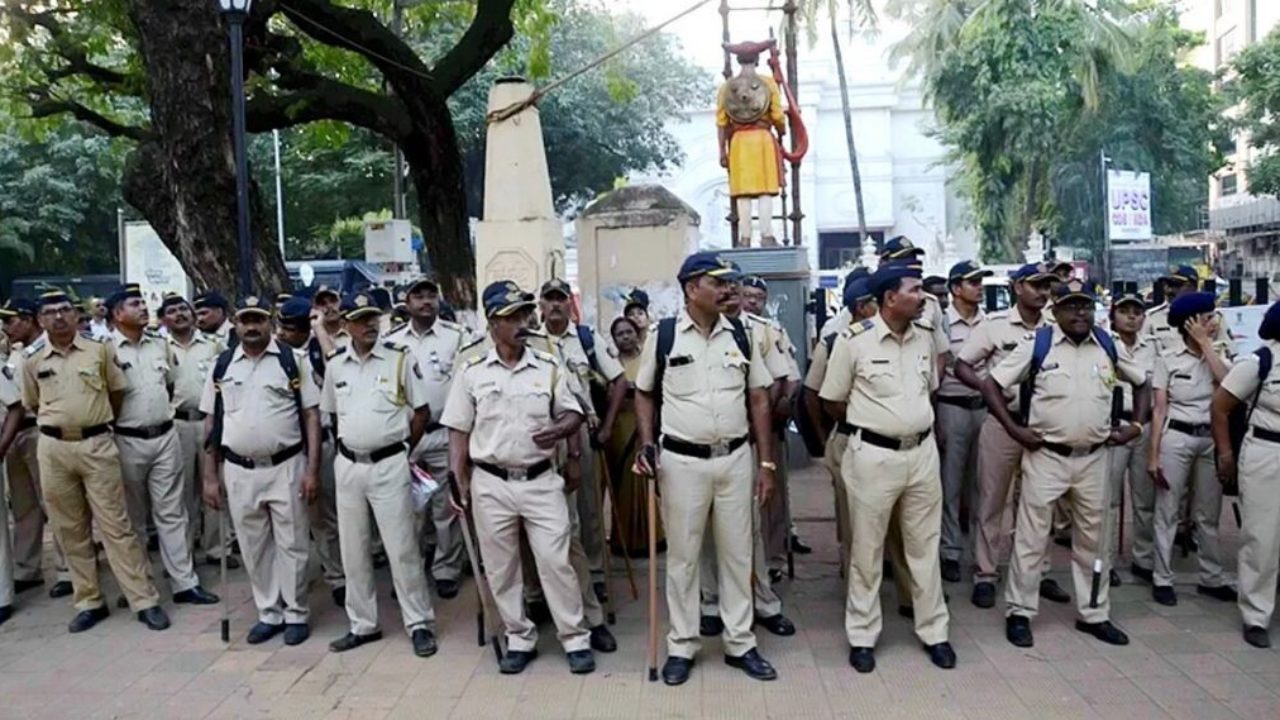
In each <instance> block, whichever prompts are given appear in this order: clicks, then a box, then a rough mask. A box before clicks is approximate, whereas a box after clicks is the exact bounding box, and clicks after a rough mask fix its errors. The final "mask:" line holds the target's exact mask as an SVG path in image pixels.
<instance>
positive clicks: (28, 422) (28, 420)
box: [18, 417, 36, 432]
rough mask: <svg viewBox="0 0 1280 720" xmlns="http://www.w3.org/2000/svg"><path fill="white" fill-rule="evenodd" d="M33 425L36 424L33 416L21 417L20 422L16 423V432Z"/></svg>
mask: <svg viewBox="0 0 1280 720" xmlns="http://www.w3.org/2000/svg"><path fill="white" fill-rule="evenodd" d="M35 426H36V419H35V418H33V417H24V418H22V422H20V423H18V432H22V431H24V430H30V429H31V428H33V427H35Z"/></svg>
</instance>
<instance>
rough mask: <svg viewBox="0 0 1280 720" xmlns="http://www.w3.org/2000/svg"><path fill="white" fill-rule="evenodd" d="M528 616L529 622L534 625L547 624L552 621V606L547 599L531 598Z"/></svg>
mask: <svg viewBox="0 0 1280 720" xmlns="http://www.w3.org/2000/svg"><path fill="white" fill-rule="evenodd" d="M528 617H529V622H531V623H533V624H534V625H546V624H547V623H549V622H551V608H550V607H549V606H548V605H547V601H546V600H530V601H529V610H528ZM517 652H518V651H517Z"/></svg>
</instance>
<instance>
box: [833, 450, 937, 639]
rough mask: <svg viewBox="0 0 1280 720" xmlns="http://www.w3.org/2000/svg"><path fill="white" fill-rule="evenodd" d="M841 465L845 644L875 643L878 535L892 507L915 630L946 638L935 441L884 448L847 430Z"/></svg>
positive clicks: (880, 558)
mask: <svg viewBox="0 0 1280 720" xmlns="http://www.w3.org/2000/svg"><path fill="white" fill-rule="evenodd" d="M841 470H842V475H843V477H844V482H845V486H846V493H847V494H848V496H849V520H850V523H851V525H852V529H853V546H852V551H853V552H852V557H851V558H850V561H849V572H848V575H849V578H848V593H847V598H846V601H845V614H844V618H845V619H844V625H845V635H846V637H847V639H848V641H849V645H851V646H853V647H875V644H876V641H877V640H878V639H879V638H880V630H881V627H882V624H883V615H882V613H881V609H880V584H881V581H882V580H883V573H884V553H885V541H886V538H887V537H888V536H889V534H890V528H891V525H892V522H893V517H894V514H895V509H896V512H897V515H898V527H899V528H900V529H901V531H902V540H903V551H904V558H905V561H906V564H907V567H908V568H909V570H910V576H911V577H910V587H911V600H912V605H913V606H914V607H915V629H916V636H917V637H919V638H920V641H921V642H923V643H924V644H926V645H936V644H937V643H940V642H945V641H946V639H947V626H948V622H949V613H948V611H947V606H946V603H945V601H944V600H943V595H942V569H941V565H940V563H939V559H938V543H939V537H940V535H941V533H942V487H941V483H940V482H939V479H938V470H939V468H938V446H937V444H936V443H934V442H932V440H929V441H926V442H924V443H923V444H921V445H919V446H917V447H914V448H910V449H907V450H888V449H885V448H881V447H877V446H875V445H871V444H869V443H864V442H862V440H861V438H852V439H851V440H850V441H849V445H848V447H847V448H846V449H845V453H844V462H843V464H842V465H841Z"/></svg>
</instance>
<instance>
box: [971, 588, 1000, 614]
mask: <svg viewBox="0 0 1280 720" xmlns="http://www.w3.org/2000/svg"><path fill="white" fill-rule="evenodd" d="M973 604H974V605H976V606H978V607H980V608H983V609H986V608H993V607H995V606H996V586H995V584H994V583H989V582H980V583H978V584H976V585H974V586H973Z"/></svg>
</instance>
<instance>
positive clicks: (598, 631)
mask: <svg viewBox="0 0 1280 720" xmlns="http://www.w3.org/2000/svg"><path fill="white" fill-rule="evenodd" d="M591 649H592V650H595V651H596V652H602V653H611V652H616V651H617V650H618V641H617V640H616V639H614V637H613V633H611V632H609V628H608V627H607V626H605V625H597V626H595V627H593V628H591Z"/></svg>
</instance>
